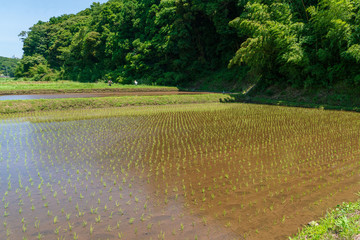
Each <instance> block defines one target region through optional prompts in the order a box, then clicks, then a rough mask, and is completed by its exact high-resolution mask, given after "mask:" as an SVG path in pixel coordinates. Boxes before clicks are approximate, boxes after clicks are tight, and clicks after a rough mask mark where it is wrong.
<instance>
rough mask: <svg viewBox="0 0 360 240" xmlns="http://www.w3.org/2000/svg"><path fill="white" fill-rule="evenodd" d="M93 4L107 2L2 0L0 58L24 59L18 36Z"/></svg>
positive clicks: (101, 0)
mask: <svg viewBox="0 0 360 240" xmlns="http://www.w3.org/2000/svg"><path fill="white" fill-rule="evenodd" d="M93 2H100V3H104V2H107V0H97V1H94V0H1V3H0V56H2V57H13V56H16V57H18V58H21V57H22V54H23V51H22V42H21V41H20V39H19V37H18V35H19V33H20V32H21V31H27V30H28V29H29V28H30V27H31V26H33V25H34V24H36V23H37V22H38V21H39V20H41V21H48V20H49V19H50V18H51V17H54V16H60V15H62V14H71V13H78V12H80V11H81V10H84V9H86V8H88V7H90V5H91V4H92V3H93Z"/></svg>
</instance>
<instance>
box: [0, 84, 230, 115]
mask: <svg viewBox="0 0 360 240" xmlns="http://www.w3.org/2000/svg"><path fill="white" fill-rule="evenodd" d="M117 91H118V92H149V91H156V92H170V91H172V92H174V91H178V89H177V88H175V87H158V86H145V85H140V86H135V85H120V84H114V85H112V86H111V87H109V86H108V85H107V84H105V83H79V82H71V81H59V82H30V81H29V82H27V81H21V82H18V81H14V80H2V81H0V95H12V94H37V93H43V94H44V93H47V94H49V93H94V92H117ZM228 96H229V95H224V94H199V95H163V96H119V97H102V98H62V99H36V100H12V101H0V113H1V114H4V113H21V112H34V111H46V110H63V109H84V108H85V109H91V108H109V107H122V106H138V105H165V104H185V103H208V102H219V99H220V98H224V97H228Z"/></svg>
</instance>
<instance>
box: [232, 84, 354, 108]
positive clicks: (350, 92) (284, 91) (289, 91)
mask: <svg viewBox="0 0 360 240" xmlns="http://www.w3.org/2000/svg"><path fill="white" fill-rule="evenodd" d="M225 100H226V101H228V102H245V103H256V104H267V105H278V106H289V107H304V108H319V109H329V110H346V111H356V112H359V111H360V96H359V91H358V90H357V89H349V88H348V87H344V86H337V87H336V88H334V89H318V90H311V91H310V90H299V89H294V88H290V87H289V88H276V87H270V88H268V89H266V90H259V89H256V87H255V88H254V89H253V90H250V91H249V92H248V93H246V94H233V95H231V97H230V98H228V99H225Z"/></svg>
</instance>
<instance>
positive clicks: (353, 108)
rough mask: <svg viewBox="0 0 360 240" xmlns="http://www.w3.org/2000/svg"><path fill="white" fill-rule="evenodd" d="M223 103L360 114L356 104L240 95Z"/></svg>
mask: <svg viewBox="0 0 360 240" xmlns="http://www.w3.org/2000/svg"><path fill="white" fill-rule="evenodd" d="M222 101H223V102H242V103H256V104H265V105H277V106H286V107H303V108H318V109H320V110H343V111H354V112H360V106H358V105H356V104H349V105H347V104H343V105H341V104H340V105H333V104H331V103H329V104H326V103H314V102H309V101H288V100H278V99H270V98H264V97H249V96H245V95H241V94H231V96H230V97H229V98H224V99H223V100H222Z"/></svg>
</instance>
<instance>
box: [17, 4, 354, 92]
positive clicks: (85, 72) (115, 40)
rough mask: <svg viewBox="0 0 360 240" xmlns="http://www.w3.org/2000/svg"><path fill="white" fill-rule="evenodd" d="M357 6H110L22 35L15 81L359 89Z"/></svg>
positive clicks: (55, 20) (42, 25)
mask: <svg viewBox="0 0 360 240" xmlns="http://www.w3.org/2000/svg"><path fill="white" fill-rule="evenodd" d="M359 16H360V15H359V2H358V1H354V0H320V1H318V0H276V1H273V0H271V1H269V0H213V1H201V0H162V1H159V0H146V1H145V0H131V1H128V0H126V1H125V0H109V1H108V2H107V3H104V4H98V3H94V4H93V5H91V7H90V8H88V9H86V10H84V11H81V12H79V13H78V14H75V15H62V16H59V17H52V18H51V19H50V20H49V21H48V22H42V21H39V22H38V23H37V24H35V25H34V26H33V27H31V28H30V29H29V30H28V31H23V32H22V33H21V34H20V37H21V38H22V39H23V42H24V46H23V50H24V57H23V59H22V60H21V64H20V65H19V67H18V69H17V76H18V77H30V78H32V79H34V80H54V79H70V80H80V81H97V80H106V79H111V80H112V81H114V82H119V83H130V82H131V81H133V80H134V79H137V80H138V81H139V82H140V83H148V84H160V85H180V86H183V85H187V84H194V83H196V82H199V81H204V79H205V80H206V79H207V80H209V81H210V80H211V81H213V82H232V83H237V82H242V81H245V80H246V81H253V82H260V83H262V84H263V85H265V86H266V85H271V84H278V85H286V86H289V85H290V86H295V87H299V88H313V87H332V86H334V85H335V84H337V83H341V84H345V85H348V86H350V87H356V86H358V85H359V84H360V74H359V66H360V65H359V61H360V45H359V44H360V40H359Z"/></svg>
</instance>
